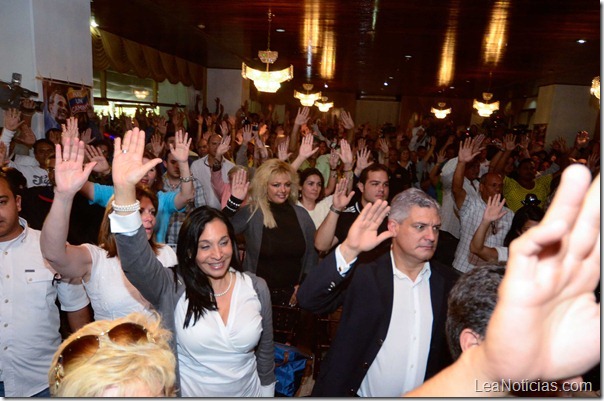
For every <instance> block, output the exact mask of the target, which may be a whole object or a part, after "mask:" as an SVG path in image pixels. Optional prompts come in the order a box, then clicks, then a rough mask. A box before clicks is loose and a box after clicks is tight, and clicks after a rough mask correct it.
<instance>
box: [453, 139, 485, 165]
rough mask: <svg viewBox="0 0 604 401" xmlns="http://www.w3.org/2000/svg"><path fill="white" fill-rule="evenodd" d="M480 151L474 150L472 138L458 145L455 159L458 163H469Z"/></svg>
mask: <svg viewBox="0 0 604 401" xmlns="http://www.w3.org/2000/svg"><path fill="white" fill-rule="evenodd" d="M479 153H480V151H477V150H475V149H474V140H473V139H472V138H467V139H466V140H465V141H463V142H461V143H460V144H459V152H458V153H457V157H458V159H459V163H469V162H471V161H472V160H474V158H475V157H476V156H478V154H479Z"/></svg>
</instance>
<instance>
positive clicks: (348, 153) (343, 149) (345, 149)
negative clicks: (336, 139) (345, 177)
mask: <svg viewBox="0 0 604 401" xmlns="http://www.w3.org/2000/svg"><path fill="white" fill-rule="evenodd" d="M339 155H340V159H342V164H344V171H345V172H348V171H352V163H353V160H352V149H350V144H349V143H348V141H347V140H346V139H341V140H340V152H339Z"/></svg>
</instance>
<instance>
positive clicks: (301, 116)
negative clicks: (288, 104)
mask: <svg viewBox="0 0 604 401" xmlns="http://www.w3.org/2000/svg"><path fill="white" fill-rule="evenodd" d="M309 113H310V109H309V108H308V107H301V108H298V114H297V115H296V120H295V122H294V124H295V125H302V124H306V122H307V121H308V114H309Z"/></svg>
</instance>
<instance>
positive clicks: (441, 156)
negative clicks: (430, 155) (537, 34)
mask: <svg viewBox="0 0 604 401" xmlns="http://www.w3.org/2000/svg"><path fill="white" fill-rule="evenodd" d="M445 161H447V152H446V150H445V148H442V149H441V150H440V151H439V152H438V153H437V154H436V163H437V164H443V163H444V162H445Z"/></svg>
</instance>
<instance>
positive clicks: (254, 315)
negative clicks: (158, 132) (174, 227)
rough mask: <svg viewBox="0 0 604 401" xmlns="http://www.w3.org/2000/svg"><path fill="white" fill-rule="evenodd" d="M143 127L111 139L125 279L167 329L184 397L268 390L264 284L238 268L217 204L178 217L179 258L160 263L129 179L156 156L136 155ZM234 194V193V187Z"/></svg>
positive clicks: (114, 223)
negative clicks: (173, 264)
mask: <svg viewBox="0 0 604 401" xmlns="http://www.w3.org/2000/svg"><path fill="white" fill-rule="evenodd" d="M144 141H145V133H144V132H142V131H139V130H138V129H134V130H133V131H128V132H127V133H126V135H125V136H124V140H123V145H122V143H121V140H120V139H117V140H116V141H115V150H116V151H115V156H114V161H113V183H114V186H115V201H114V205H113V208H114V213H112V214H111V215H110V219H111V230H112V232H114V233H116V242H117V247H118V254H119V255H120V258H121V260H122V268H123V269H124V272H125V274H126V277H128V280H130V282H131V283H132V284H133V285H134V286H135V287H136V288H137V289H138V290H139V291H140V292H141V294H143V296H144V297H145V298H146V299H148V300H149V302H151V303H152V304H153V306H154V307H155V308H156V309H157V310H158V311H159V312H160V313H161V315H162V318H163V320H164V322H165V325H166V327H168V328H169V329H171V330H172V332H173V333H174V338H175V342H176V344H173V346H174V347H175V352H176V356H177V360H178V363H179V369H180V384H181V392H182V395H183V396H189V397H190V396H195V397H261V396H264V397H266V396H273V394H274V385H275V376H274V348H273V328H272V314H271V300H270V294H269V292H268V288H267V286H266V283H265V282H264V280H262V279H261V278H258V277H256V276H255V275H254V274H251V273H248V272H245V273H242V272H241V267H240V262H239V259H238V252H237V243H236V240H235V233H234V230H233V227H232V226H231V224H230V223H229V221H228V219H227V218H226V217H225V216H224V215H223V214H222V213H221V212H220V211H218V210H216V209H213V208H210V207H207V206H202V207H200V208H197V209H195V210H194V211H193V212H191V214H190V215H189V216H187V218H186V220H185V221H184V223H183V225H182V227H181V230H180V233H179V236H178V247H177V249H178V253H177V256H178V265H177V266H176V268H175V270H174V271H173V272H172V271H170V270H168V269H164V268H163V267H162V266H161V264H159V263H158V262H157V259H156V258H154V257H153V252H152V251H151V248H150V247H149V246H148V244H147V241H145V236H144V232H143V228H142V226H141V223H142V222H141V219H140V216H139V214H137V213H133V211H134V210H136V209H137V207H138V205H137V203H138V202H137V201H136V196H135V186H136V183H137V182H138V181H139V180H140V178H141V177H142V176H143V175H144V174H145V172H146V171H147V170H148V169H149V168H150V167H152V166H154V165H156V164H157V163H159V162H160V161H161V159H153V160H151V161H149V162H147V163H145V164H143V162H142V156H143V149H144ZM233 192H234V193H239V192H238V190H237V188H235V187H234V188H233Z"/></svg>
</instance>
